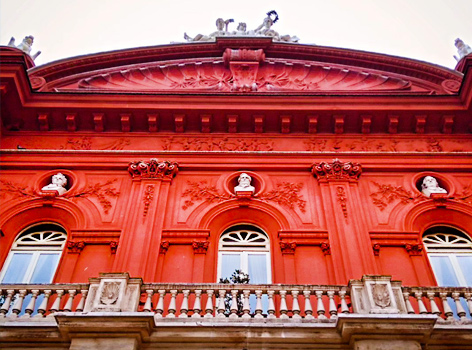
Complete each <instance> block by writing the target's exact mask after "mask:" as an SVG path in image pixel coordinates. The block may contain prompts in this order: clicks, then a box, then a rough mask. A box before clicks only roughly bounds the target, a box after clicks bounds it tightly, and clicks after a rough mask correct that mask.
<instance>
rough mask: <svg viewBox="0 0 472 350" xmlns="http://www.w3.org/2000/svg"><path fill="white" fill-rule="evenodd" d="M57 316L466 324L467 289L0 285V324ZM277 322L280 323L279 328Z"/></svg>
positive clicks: (112, 277)
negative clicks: (353, 318)
mask: <svg viewBox="0 0 472 350" xmlns="http://www.w3.org/2000/svg"><path fill="white" fill-rule="evenodd" d="M58 312H67V313H71V312H72V313H77V314H88V313H93V312H102V313H106V312H135V313H136V312H137V313H152V314H153V315H154V318H155V319H156V321H165V320H167V319H194V320H195V319H200V320H201V321H205V320H213V321H215V320H216V321H217V320H220V319H227V320H234V321H236V320H246V321H247V320H254V321H257V320H286V321H288V322H297V321H300V322H328V323H329V322H335V321H336V319H337V318H338V315H339V314H341V313H342V314H361V315H365V314H416V315H422V314H430V315H431V314H432V315H436V316H438V322H439V323H455V324H461V323H463V324H469V323H472V318H471V313H472V288H462V287H461V288H459V287H458V288H451V287H402V286H401V285H400V282H394V281H390V278H389V277H387V276H365V277H364V278H363V279H362V280H360V281H351V282H350V283H349V285H347V286H339V285H332V286H329V285H280V284H277V285H253V284H217V283H212V284H184V283H182V284H159V283H151V284H143V283H142V281H141V280H140V279H133V278H129V276H128V275H127V274H102V275H101V276H100V278H96V279H91V283H90V284H49V285H25V284H15V285H7V284H0V321H1V320H2V319H4V320H11V319H13V320H14V319H24V318H29V319H31V320H41V319H45V318H46V319H47V318H48V317H50V318H51V317H52V316H54V314H57V313H58ZM279 322H280V321H279Z"/></svg>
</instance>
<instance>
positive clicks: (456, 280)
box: [423, 225, 472, 286]
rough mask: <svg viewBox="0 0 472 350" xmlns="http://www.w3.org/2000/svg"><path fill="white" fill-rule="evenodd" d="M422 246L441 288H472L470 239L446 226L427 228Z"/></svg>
mask: <svg viewBox="0 0 472 350" xmlns="http://www.w3.org/2000/svg"><path fill="white" fill-rule="evenodd" d="M423 244H424V245H425V247H426V251H427V252H428V257H429V260H430V262H431V266H432V267H433V271H434V275H435V276H436V280H437V282H438V284H439V285H441V286H472V275H471V274H470V271H471V270H472V238H471V237H470V236H469V235H468V234H467V233H465V232H463V231H461V230H459V229H457V228H455V227H452V226H446V225H438V226H433V227H430V228H428V229H427V230H426V231H425V232H424V234H423Z"/></svg>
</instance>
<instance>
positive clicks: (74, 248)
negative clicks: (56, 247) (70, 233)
mask: <svg viewBox="0 0 472 350" xmlns="http://www.w3.org/2000/svg"><path fill="white" fill-rule="evenodd" d="M84 248H85V242H84V241H78V242H74V241H69V242H67V249H68V250H69V253H76V254H80V253H81V252H82V250H84Z"/></svg>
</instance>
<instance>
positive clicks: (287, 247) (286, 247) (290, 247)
mask: <svg viewBox="0 0 472 350" xmlns="http://www.w3.org/2000/svg"><path fill="white" fill-rule="evenodd" d="M296 247H297V243H295V242H290V243H287V242H280V249H281V250H282V254H290V255H293V254H295V248H296Z"/></svg>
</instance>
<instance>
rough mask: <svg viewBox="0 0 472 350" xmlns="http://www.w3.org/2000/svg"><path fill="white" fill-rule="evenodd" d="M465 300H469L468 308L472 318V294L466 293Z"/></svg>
mask: <svg viewBox="0 0 472 350" xmlns="http://www.w3.org/2000/svg"><path fill="white" fill-rule="evenodd" d="M464 298H466V299H467V307H468V308H469V314H470V315H471V316H472V293H464Z"/></svg>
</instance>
